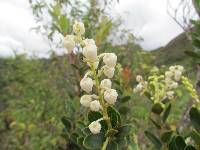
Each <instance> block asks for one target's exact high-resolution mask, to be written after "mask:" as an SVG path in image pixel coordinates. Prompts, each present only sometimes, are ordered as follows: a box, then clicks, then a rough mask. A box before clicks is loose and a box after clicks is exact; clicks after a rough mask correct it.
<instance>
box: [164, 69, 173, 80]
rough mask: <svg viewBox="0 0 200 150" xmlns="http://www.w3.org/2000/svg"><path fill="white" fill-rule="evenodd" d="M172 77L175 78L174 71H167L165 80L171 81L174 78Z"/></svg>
mask: <svg viewBox="0 0 200 150" xmlns="http://www.w3.org/2000/svg"><path fill="white" fill-rule="evenodd" d="M172 77H173V72H172V71H166V72H165V78H168V79H170V78H172Z"/></svg>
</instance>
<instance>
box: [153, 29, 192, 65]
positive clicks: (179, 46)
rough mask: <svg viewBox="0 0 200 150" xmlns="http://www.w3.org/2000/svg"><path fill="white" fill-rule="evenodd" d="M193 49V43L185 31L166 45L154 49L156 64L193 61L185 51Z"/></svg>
mask: <svg viewBox="0 0 200 150" xmlns="http://www.w3.org/2000/svg"><path fill="white" fill-rule="evenodd" d="M186 50H192V45H191V43H190V42H189V40H188V39H187V37H186V34H185V33H181V34H180V35H178V36H177V37H175V38H174V39H172V40H171V41H170V42H169V43H168V44H167V45H166V46H165V47H160V48H158V49H156V50H153V51H152V55H154V56H155V64H156V65H158V66H160V65H163V64H166V65H170V64H184V65H187V64H188V63H191V62H192V59H191V58H190V57H188V56H187V55H186V54H185V53H184V51H186Z"/></svg>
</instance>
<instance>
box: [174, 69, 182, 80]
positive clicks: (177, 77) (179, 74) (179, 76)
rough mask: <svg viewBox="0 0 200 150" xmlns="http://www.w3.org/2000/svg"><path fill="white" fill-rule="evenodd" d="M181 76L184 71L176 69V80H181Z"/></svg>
mask: <svg viewBox="0 0 200 150" xmlns="http://www.w3.org/2000/svg"><path fill="white" fill-rule="evenodd" d="M181 76H182V72H181V71H179V70H176V71H175V72H174V79H175V80H176V81H179V80H180V79H181Z"/></svg>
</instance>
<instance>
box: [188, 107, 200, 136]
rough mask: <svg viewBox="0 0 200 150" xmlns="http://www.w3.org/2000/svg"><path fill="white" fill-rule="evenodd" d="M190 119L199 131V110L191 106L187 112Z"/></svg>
mask: <svg viewBox="0 0 200 150" xmlns="http://www.w3.org/2000/svg"><path fill="white" fill-rule="evenodd" d="M189 115H190V121H191V123H192V125H193V127H194V128H195V129H196V130H197V131H198V132H200V112H199V110H198V109H197V108H195V107H192V108H191V109H190V112H189Z"/></svg>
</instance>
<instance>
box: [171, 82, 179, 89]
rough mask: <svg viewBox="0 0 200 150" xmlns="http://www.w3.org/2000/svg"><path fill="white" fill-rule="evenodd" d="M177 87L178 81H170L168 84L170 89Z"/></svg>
mask: <svg viewBox="0 0 200 150" xmlns="http://www.w3.org/2000/svg"><path fill="white" fill-rule="evenodd" d="M177 87H178V83H177V82H171V84H170V85H169V88H170V89H176V88H177Z"/></svg>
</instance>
